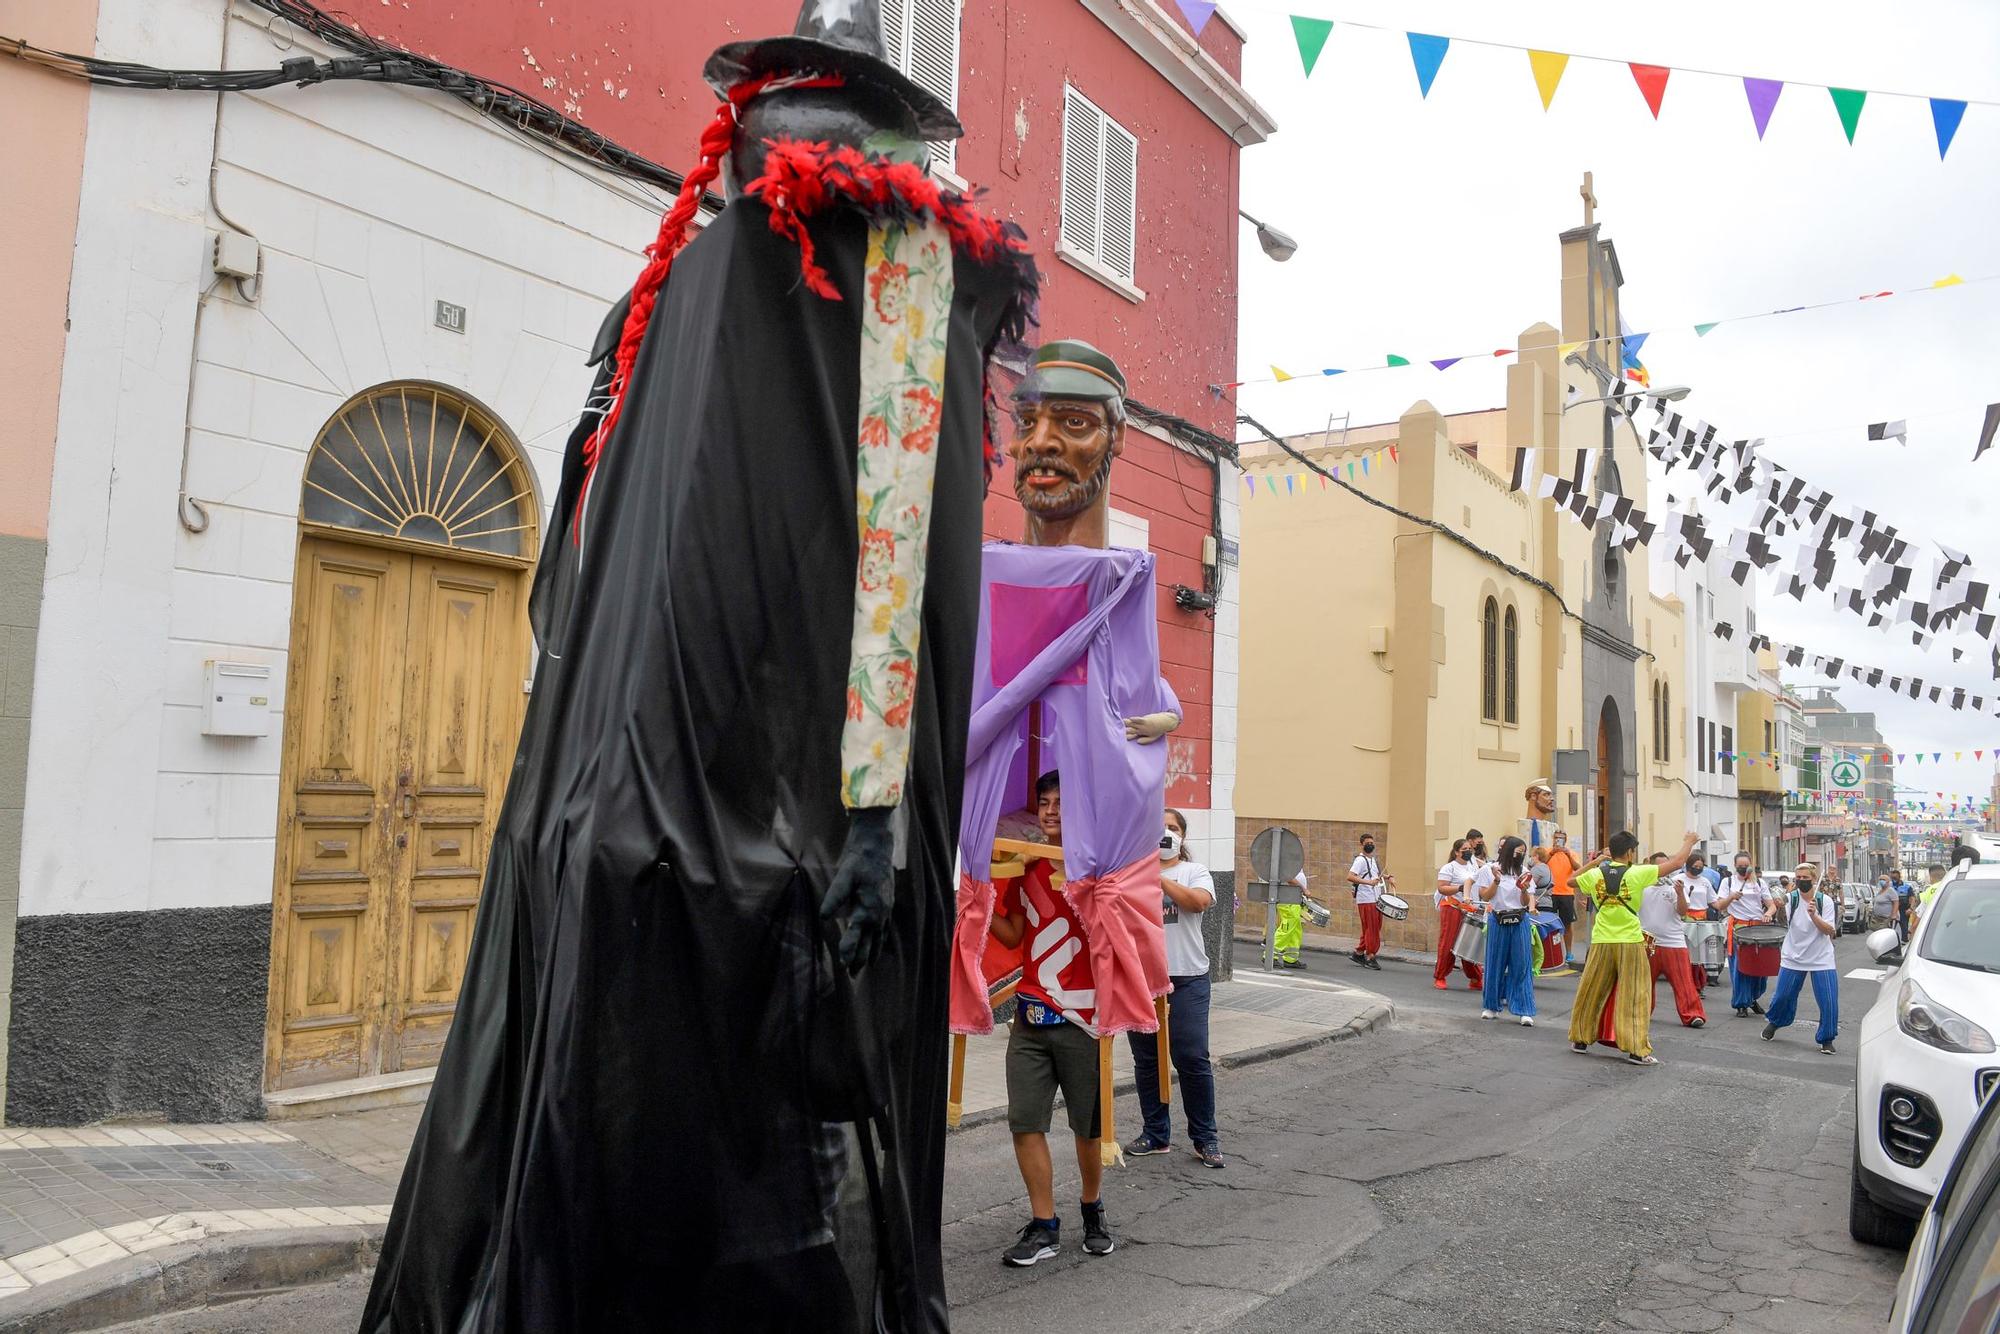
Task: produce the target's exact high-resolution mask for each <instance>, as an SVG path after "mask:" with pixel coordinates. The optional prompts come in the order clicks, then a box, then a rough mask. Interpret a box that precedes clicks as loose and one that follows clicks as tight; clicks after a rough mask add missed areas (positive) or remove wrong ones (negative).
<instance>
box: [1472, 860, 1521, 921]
mask: <svg viewBox="0 0 2000 1334" xmlns="http://www.w3.org/2000/svg"><path fill="white" fill-rule="evenodd" d="M1487 885H1492V886H1493V897H1492V898H1490V899H1488V900H1486V906H1487V907H1489V908H1491V909H1492V910H1493V911H1494V912H1512V911H1513V910H1514V909H1516V908H1528V907H1532V906H1533V905H1534V899H1535V878H1534V877H1533V876H1532V875H1529V874H1528V873H1527V872H1526V871H1523V872H1522V873H1521V874H1520V875H1508V874H1507V873H1506V872H1504V871H1502V870H1500V869H1498V868H1497V867H1492V866H1482V867H1480V868H1479V880H1478V882H1477V884H1476V886H1475V889H1474V892H1475V893H1477V892H1478V890H1479V889H1483V888H1485V887H1486V886H1487Z"/></svg>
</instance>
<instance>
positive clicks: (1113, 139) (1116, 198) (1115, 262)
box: [1062, 88, 1139, 283]
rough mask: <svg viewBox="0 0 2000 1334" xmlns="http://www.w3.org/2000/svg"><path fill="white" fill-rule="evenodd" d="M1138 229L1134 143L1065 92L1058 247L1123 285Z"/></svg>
mask: <svg viewBox="0 0 2000 1334" xmlns="http://www.w3.org/2000/svg"><path fill="white" fill-rule="evenodd" d="M1138 229H1139V141H1138V139H1137V138H1135V137H1134V136H1133V134H1132V132H1131V131H1130V130H1127V129H1126V128H1125V127H1124V126H1123V125H1120V124H1119V123H1118V122H1117V121H1115V120H1113V119H1111V117H1109V116H1107V115H1105V114H1104V113H1103V112H1102V111H1099V110H1098V109H1097V107H1096V106H1095V105H1094V104H1092V102H1091V101H1090V99H1089V98H1087V97H1085V96H1084V95H1083V94H1082V93H1079V92H1078V91H1077V90H1076V89H1074V88H1065V89H1064V90H1063V136H1062V242H1063V245H1064V246H1066V247H1067V248H1068V249H1070V250H1073V251H1075V252H1076V253H1077V254H1078V255H1081V256H1082V257H1084V258H1086V259H1088V260H1090V261H1092V262H1093V263H1095V264H1097V265H1098V266H1099V267H1101V268H1102V269H1104V270H1105V272H1107V273H1109V274H1111V275H1112V276H1114V277H1117V278H1121V279H1123V280H1124V281H1126V282H1128V283H1129V282H1132V281H1133V280H1134V271H1135V268H1136V263H1137V256H1138V246H1139V237H1138Z"/></svg>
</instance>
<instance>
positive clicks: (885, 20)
mask: <svg viewBox="0 0 2000 1334" xmlns="http://www.w3.org/2000/svg"><path fill="white" fill-rule="evenodd" d="M909 10H910V0H882V49H883V50H884V51H885V52H887V54H888V56H889V63H890V64H891V65H894V66H895V67H896V69H897V70H898V71H899V72H900V73H903V74H908V73H909V72H910V14H909Z"/></svg>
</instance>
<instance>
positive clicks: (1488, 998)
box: [1479, 918, 1541, 1018]
mask: <svg viewBox="0 0 2000 1334" xmlns="http://www.w3.org/2000/svg"><path fill="white" fill-rule="evenodd" d="M1540 945H1541V938H1540V937H1539V936H1537V935H1536V934H1535V924H1534V923H1533V922H1532V921H1529V920H1527V919H1526V918H1523V919H1522V920H1521V921H1518V922H1516V923H1514V925H1512V926H1502V925H1500V923H1499V922H1498V921H1496V920H1494V919H1492V918H1488V919H1487V926H1486V977H1485V984H1484V986H1483V987H1482V988H1481V991H1480V998H1479V1003H1480V1007H1481V1008H1482V1009H1487V1010H1498V1009H1500V1008H1501V1003H1502V1002H1503V1001H1504V1002H1505V1003H1506V1008H1507V1009H1510V1010H1512V1011H1513V1012H1514V1013H1515V1014H1517V1015H1521V1016H1523V1017H1524V1018H1525V1017H1532V1016H1533V1015H1534V1013H1535V971H1534V969H1535V962H1534V961H1535V956H1534V955H1533V954H1532V953H1530V951H1531V950H1534V949H1536V948H1539V946H1540Z"/></svg>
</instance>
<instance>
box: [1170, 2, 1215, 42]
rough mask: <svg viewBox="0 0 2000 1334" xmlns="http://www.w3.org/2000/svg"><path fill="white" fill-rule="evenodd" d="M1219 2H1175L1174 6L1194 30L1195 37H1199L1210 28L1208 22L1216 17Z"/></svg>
mask: <svg viewBox="0 0 2000 1334" xmlns="http://www.w3.org/2000/svg"><path fill="white" fill-rule="evenodd" d="M1217 2H1218V0H1174V6H1175V7H1176V8H1177V9H1179V10H1180V11H1181V17H1182V18H1184V19H1186V20H1187V22H1188V27H1190V28H1193V29H1194V32H1195V36H1197V37H1199V36H1201V30H1202V29H1203V28H1206V27H1207V26H1208V21H1209V20H1210V19H1212V18H1214V17H1215V6H1216V4H1217Z"/></svg>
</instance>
